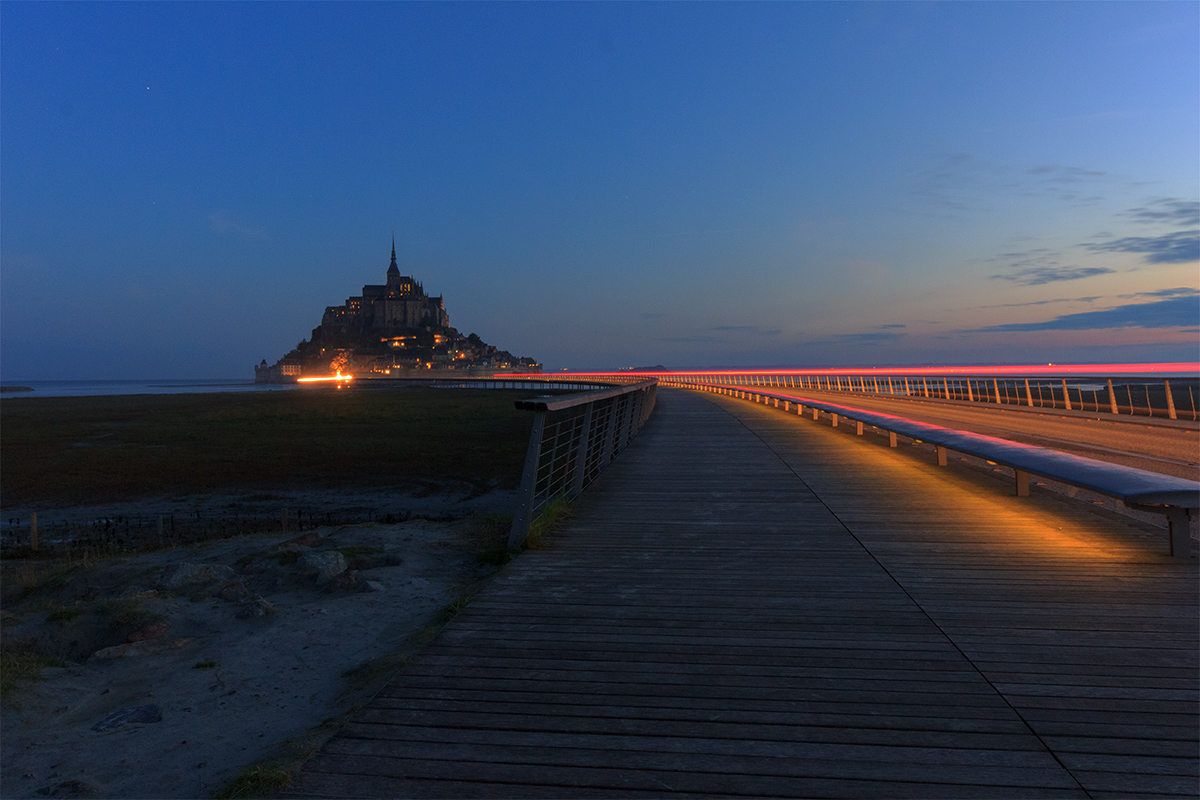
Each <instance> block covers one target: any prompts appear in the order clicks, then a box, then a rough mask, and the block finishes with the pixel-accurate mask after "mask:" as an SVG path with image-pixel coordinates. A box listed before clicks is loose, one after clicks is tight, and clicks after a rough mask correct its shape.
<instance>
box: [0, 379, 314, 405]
mask: <svg viewBox="0 0 1200 800" xmlns="http://www.w3.org/2000/svg"><path fill="white" fill-rule="evenodd" d="M2 386H3V388H4V389H5V390H7V389H9V388H10V387H17V386H27V387H29V388H30V389H32V390H33V391H31V392H26V391H15V392H14V391H4V392H2V393H0V397H4V398H5V399H6V400H7V399H14V400H15V399H18V398H23V397H81V396H87V395H101V394H191V393H195V392H271V391H276V392H278V391H292V390H294V389H296V384H287V383H255V382H254V381H251V380H246V379H244V378H242V379H238V378H225V379H221V378H206V379H192V380H188V379H179V380H163V379H145V380H124V381H111V380H109V381H10V380H5V381H4V383H3V384H2Z"/></svg>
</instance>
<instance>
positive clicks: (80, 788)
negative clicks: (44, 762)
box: [26, 775, 100, 800]
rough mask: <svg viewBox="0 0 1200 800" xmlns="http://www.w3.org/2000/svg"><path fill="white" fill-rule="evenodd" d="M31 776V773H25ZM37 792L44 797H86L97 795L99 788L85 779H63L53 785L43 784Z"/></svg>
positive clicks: (98, 794)
mask: <svg viewBox="0 0 1200 800" xmlns="http://www.w3.org/2000/svg"><path fill="white" fill-rule="evenodd" d="M26 777H28V778H32V777H33V775H26ZM37 793H38V794H40V795H42V796H44V797H63V798H79V799H80V800H82V798H88V797H99V796H100V790H99V789H97V788H96V787H95V786H92V785H91V784H90V783H87V782H86V781H63V782H62V783H59V784H56V785H54V786H43V787H42V788H41V789H38V790H37Z"/></svg>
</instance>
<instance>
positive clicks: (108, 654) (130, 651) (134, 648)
mask: <svg viewBox="0 0 1200 800" xmlns="http://www.w3.org/2000/svg"><path fill="white" fill-rule="evenodd" d="M190 641H192V639H190V638H189V639H146V640H143V641H140V642H126V643H125V644H118V645H114V646H113V647H105V648H104V649H102V650H97V651H96V652H94V653H92V656H91V657H92V658H94V659H97V660H99V661H113V660H115V659H118V658H127V657H129V656H145V655H150V654H151V653H161V652H162V651H163V650H176V649H178V648H180V647H183V646H184V645H185V644H187V643H188V642H190Z"/></svg>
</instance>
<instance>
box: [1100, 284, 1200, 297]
mask: <svg viewBox="0 0 1200 800" xmlns="http://www.w3.org/2000/svg"><path fill="white" fill-rule="evenodd" d="M1180 295H1185V296H1187V297H1198V296H1200V289H1193V288H1192V287H1190V286H1178V287H1176V288H1174V289H1159V290H1158V291H1154V292H1134V293H1133V294H1122V295H1118V296H1119V297H1122V298H1127V299H1129V298H1134V297H1178V296H1180Z"/></svg>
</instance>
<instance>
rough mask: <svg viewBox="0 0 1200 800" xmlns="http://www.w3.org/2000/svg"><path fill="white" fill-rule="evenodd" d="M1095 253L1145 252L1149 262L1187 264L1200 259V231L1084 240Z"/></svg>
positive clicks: (1083, 245) (1085, 245)
mask: <svg viewBox="0 0 1200 800" xmlns="http://www.w3.org/2000/svg"><path fill="white" fill-rule="evenodd" d="M1081 246H1082V247H1085V248H1087V249H1088V250H1091V251H1092V252H1095V253H1145V254H1146V262H1147V263H1149V264H1187V263H1189V262H1192V261H1200V232H1197V231H1176V232H1175V233H1164V234H1162V235H1161V236H1125V237H1123V238H1121V239H1114V240H1113V241H1111V242H1085V243H1083V244H1082V245H1081Z"/></svg>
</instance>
